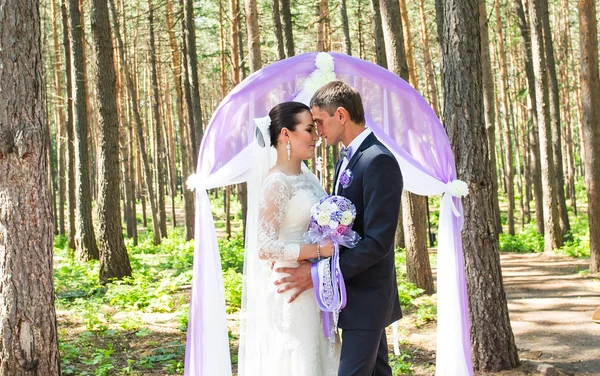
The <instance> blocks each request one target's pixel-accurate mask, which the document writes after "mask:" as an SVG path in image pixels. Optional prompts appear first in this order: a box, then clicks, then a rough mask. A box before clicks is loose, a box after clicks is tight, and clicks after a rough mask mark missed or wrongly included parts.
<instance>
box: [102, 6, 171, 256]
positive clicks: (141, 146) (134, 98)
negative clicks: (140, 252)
mask: <svg viewBox="0 0 600 376" xmlns="http://www.w3.org/2000/svg"><path fill="white" fill-rule="evenodd" d="M108 5H109V7H110V12H111V15H112V23H113V31H114V33H115V37H116V40H117V44H118V46H117V47H118V51H119V57H120V59H121V61H123V62H124V63H123V74H124V76H125V81H126V83H127V92H128V97H129V103H130V107H131V111H132V112H133V118H134V122H135V128H136V131H137V143H138V151H139V153H138V154H139V156H140V158H139V159H141V162H142V164H143V166H144V179H145V180H144V181H145V183H146V190H147V192H148V198H149V200H150V211H151V212H152V229H153V235H154V244H155V245H157V244H160V241H161V237H160V227H159V223H160V221H159V218H158V209H157V205H156V197H155V196H154V186H153V184H152V170H151V169H150V162H149V158H148V149H147V148H146V140H145V138H144V128H143V125H142V119H141V116H140V111H139V109H138V95H137V90H136V89H135V87H134V84H133V79H132V78H131V75H130V74H129V68H128V66H127V63H126V60H125V49H124V43H123V39H122V38H121V31H120V29H119V20H118V17H117V10H116V9H115V4H114V0H109V2H108ZM138 162H139V160H138ZM137 170H138V174H141V168H140V166H139V165H138V169H137ZM140 180H141V179H140ZM142 211H143V212H145V210H143V209H142Z"/></svg>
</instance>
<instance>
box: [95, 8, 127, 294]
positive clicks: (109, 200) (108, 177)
mask: <svg viewBox="0 0 600 376" xmlns="http://www.w3.org/2000/svg"><path fill="white" fill-rule="evenodd" d="M91 5H92V8H91V23H92V37H93V39H94V44H95V46H96V48H95V53H96V62H97V64H98V65H97V67H96V70H95V74H96V84H97V90H98V102H99V103H98V110H99V111H98V115H99V116H98V123H99V125H100V134H99V136H100V140H99V141H100V142H99V144H100V160H101V166H100V176H99V182H100V192H99V197H98V220H99V227H98V245H99V248H100V281H101V282H102V283H106V282H108V281H109V280H111V279H122V278H123V277H131V265H130V264H129V256H128V255H127V248H125V242H123V230H122V228H121V216H120V212H121V208H120V193H121V191H120V186H121V179H120V169H119V118H118V113H117V91H116V73H115V66H114V57H113V44H112V36H111V31H110V19H109V17H108V5H107V4H106V0H92V2H91Z"/></svg>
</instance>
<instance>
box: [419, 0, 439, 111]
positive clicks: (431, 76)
mask: <svg viewBox="0 0 600 376" xmlns="http://www.w3.org/2000/svg"><path fill="white" fill-rule="evenodd" d="M419 16H420V19H421V43H422V44H423V65H424V66H425V82H426V84H427V93H428V96H429V103H430V104H431V108H433V111H435V113H436V114H437V116H438V117H439V116H440V115H441V114H440V106H439V99H438V89H437V83H436V80H435V72H434V70H433V63H432V61H431V53H430V52H429V33H428V31H427V18H426V17H425V1H424V0H419Z"/></svg>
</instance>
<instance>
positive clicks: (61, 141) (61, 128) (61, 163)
mask: <svg viewBox="0 0 600 376" xmlns="http://www.w3.org/2000/svg"><path fill="white" fill-rule="evenodd" d="M51 6H52V21H51V22H52V40H53V42H54V43H53V44H54V85H55V87H56V98H57V105H56V156H57V160H58V161H57V162H58V163H57V165H58V166H57V167H58V229H59V234H64V233H65V194H66V188H65V185H66V177H65V172H66V161H65V157H66V154H65V146H66V142H65V113H64V111H63V106H62V98H63V92H62V88H63V85H62V73H63V72H62V64H61V61H60V44H59V42H58V25H57V23H58V19H59V17H60V13H59V10H58V5H57V3H56V0H52V3H51Z"/></svg>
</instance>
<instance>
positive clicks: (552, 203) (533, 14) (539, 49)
mask: <svg viewBox="0 0 600 376" xmlns="http://www.w3.org/2000/svg"><path fill="white" fill-rule="evenodd" d="M529 24H530V25H531V51H532V57H533V72H534V76H535V94H536V101H537V103H536V108H537V119H538V131H539V140H540V162H541V167H542V187H543V190H542V191H543V194H544V196H543V200H544V207H545V209H547V210H544V249H545V250H546V251H552V250H553V249H557V248H559V247H560V246H561V245H562V244H563V234H562V231H561V228H560V219H559V217H558V203H557V196H556V174H555V170H554V154H553V152H552V130H551V125H550V113H549V108H548V77H547V75H546V74H547V72H546V59H545V53H544V39H543V34H542V20H541V8H540V2H539V0H531V2H530V4H529Z"/></svg>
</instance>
